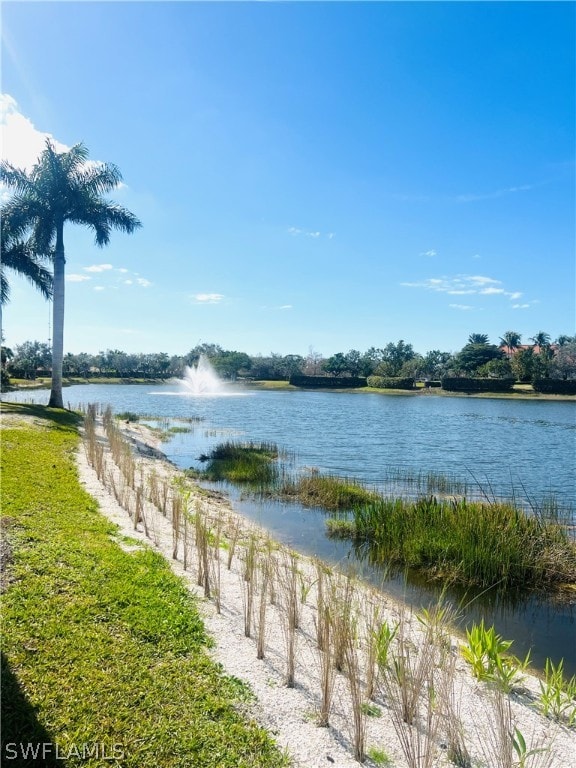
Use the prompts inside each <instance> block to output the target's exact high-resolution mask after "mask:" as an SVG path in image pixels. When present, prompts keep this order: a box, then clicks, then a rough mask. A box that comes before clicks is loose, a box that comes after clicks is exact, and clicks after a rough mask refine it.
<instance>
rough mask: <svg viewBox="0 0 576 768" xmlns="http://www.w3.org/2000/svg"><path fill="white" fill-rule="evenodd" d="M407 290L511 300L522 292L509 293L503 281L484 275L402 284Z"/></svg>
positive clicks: (439, 278) (440, 278)
mask: <svg viewBox="0 0 576 768" xmlns="http://www.w3.org/2000/svg"><path fill="white" fill-rule="evenodd" d="M400 285H403V286H405V287H406V288H424V289H425V290H428V291H434V292H436V293H446V294H448V295H449V296H466V295H469V294H478V295H481V296H505V297H507V298H509V299H511V300H516V299H519V298H520V296H522V292H521V291H507V290H505V288H503V287H502V281H501V280H496V279H494V278H493V277H486V276H484V275H456V276H455V277H429V278H427V279H426V280H422V281H421V282H417V283H400Z"/></svg>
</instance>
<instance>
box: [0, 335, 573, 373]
mask: <svg viewBox="0 0 576 768" xmlns="http://www.w3.org/2000/svg"><path fill="white" fill-rule="evenodd" d="M529 341H530V343H529V344H522V343H521V342H522V339H521V336H520V334H519V333H517V332H515V331H507V332H506V333H505V334H504V335H503V336H502V337H501V338H500V339H499V344H491V343H490V341H489V339H488V336H487V335H486V334H483V333H473V334H471V335H470V336H469V337H468V340H467V343H466V344H465V345H464V346H463V347H462V349H461V350H460V351H459V352H457V353H456V354H451V353H450V352H442V351H440V350H438V349H433V350H431V351H429V352H427V353H426V354H424V355H421V354H419V353H418V352H415V351H414V349H413V347H412V344H409V343H407V342H405V341H404V340H402V339H401V340H400V341H398V342H389V343H388V344H386V346H384V347H378V348H377V347H370V349H368V350H367V351H366V352H360V351H359V350H357V349H351V350H349V351H348V352H337V353H336V354H334V355H332V356H331V357H328V358H324V357H323V356H322V355H321V354H319V353H318V352H316V351H315V350H314V349H310V350H309V353H308V355H306V356H302V355H280V354H275V353H272V354H270V355H268V356H263V355H248V354H247V353H246V352H238V351H235V350H226V349H223V348H222V347H221V346H219V345H218V344H198V345H196V346H195V347H194V348H193V349H191V350H190V352H188V354H186V355H172V356H170V355H168V354H166V353H165V352H157V353H147V354H142V353H140V354H131V353H128V352H123V351H121V350H118V349H114V350H111V349H108V350H106V351H104V352H98V353H97V354H89V353H87V352H81V353H79V354H72V353H70V352H69V353H67V354H66V355H64V358H63V366H62V367H63V374H64V376H66V377H80V378H97V377H111V378H145V379H168V378H173V377H177V378H179V377H182V376H183V375H184V372H185V369H186V366H193V365H195V364H196V363H197V362H198V359H199V358H200V356H201V355H204V356H205V357H206V358H207V359H208V360H209V361H210V363H211V364H212V366H213V367H214V369H215V371H216V372H217V374H218V375H219V376H220V377H221V378H223V379H227V380H235V379H239V378H242V379H252V380H273V381H274V380H277V381H287V380H288V379H290V377H291V376H295V375H300V374H302V375H305V376H327V377H340V378H342V377H368V376H381V377H385V378H393V377H400V378H413V379H420V380H422V379H424V380H425V379H429V380H440V379H442V378H444V377H458V376H468V377H469V376H476V377H485V378H503V379H504V378H514V379H515V380H517V381H520V382H527V383H530V382H532V381H534V380H536V379H545V378H560V379H576V336H565V335H564V336H559V337H558V338H557V339H556V340H555V341H554V342H552V341H551V337H550V335H549V334H547V333H544V332H542V331H541V332H539V333H537V334H536V335H535V336H534V337H532V338H531V339H529ZM51 357H52V351H51V349H50V346H49V345H48V344H44V343H41V342H38V341H26V342H24V343H23V344H19V345H17V346H16V347H15V348H14V350H11V349H9V348H7V347H4V348H3V350H2V370H3V373H4V378H6V377H7V376H13V377H16V378H27V379H34V378H36V377H37V376H40V375H44V376H50V372H51V371H50V366H51Z"/></svg>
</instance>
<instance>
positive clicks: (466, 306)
mask: <svg viewBox="0 0 576 768" xmlns="http://www.w3.org/2000/svg"><path fill="white" fill-rule="evenodd" d="M448 306H449V307H452V309H461V310H464V311H466V310H469V309H474V307H471V306H470V305H469V304H448Z"/></svg>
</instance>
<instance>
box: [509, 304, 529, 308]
mask: <svg viewBox="0 0 576 768" xmlns="http://www.w3.org/2000/svg"><path fill="white" fill-rule="evenodd" d="M529 307H530V304H512V309H528V308H529Z"/></svg>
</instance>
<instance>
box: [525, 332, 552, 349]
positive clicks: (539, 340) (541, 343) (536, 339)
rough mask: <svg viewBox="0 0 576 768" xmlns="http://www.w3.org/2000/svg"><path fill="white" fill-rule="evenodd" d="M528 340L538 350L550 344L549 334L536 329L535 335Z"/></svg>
mask: <svg viewBox="0 0 576 768" xmlns="http://www.w3.org/2000/svg"><path fill="white" fill-rule="evenodd" d="M530 341H531V342H532V344H533V345H534V346H535V347H539V348H540V350H543V349H547V348H548V347H549V346H550V334H549V333H545V332H544V331H538V333H537V334H536V335H535V336H532V338H531V339H530Z"/></svg>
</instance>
